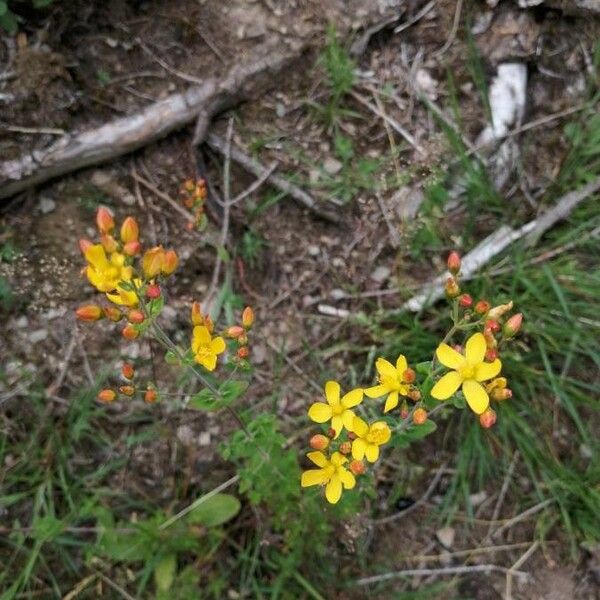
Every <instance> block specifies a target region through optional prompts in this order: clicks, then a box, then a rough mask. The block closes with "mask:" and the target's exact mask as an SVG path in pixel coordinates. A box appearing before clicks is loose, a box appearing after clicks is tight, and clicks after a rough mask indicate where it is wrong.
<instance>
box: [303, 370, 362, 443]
mask: <svg viewBox="0 0 600 600" xmlns="http://www.w3.org/2000/svg"><path fill="white" fill-rule="evenodd" d="M340 395H341V390H340V384H339V383H337V381H328V382H327V383H326V384H325V398H326V399H327V403H325V402H315V403H314V404H313V405H312V406H311V407H310V408H309V409H308V416H309V417H310V419H311V420H313V421H314V422H315V423H325V422H326V421H329V419H331V428H332V429H333V430H335V437H336V438H337V437H338V435H340V433H341V432H342V428H343V427H345V428H346V429H348V431H351V428H352V421H353V420H354V412H353V411H351V410H350V409H351V408H353V407H354V406H356V405H357V404H360V403H361V401H362V399H363V390H361V389H360V388H359V389H356V390H352V391H351V392H348V393H347V394H345V395H344V396H343V397H342V398H341V399H340Z"/></svg>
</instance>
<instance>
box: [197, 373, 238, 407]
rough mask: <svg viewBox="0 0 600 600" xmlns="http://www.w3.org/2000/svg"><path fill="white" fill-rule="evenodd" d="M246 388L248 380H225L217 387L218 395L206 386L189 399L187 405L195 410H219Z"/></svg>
mask: <svg viewBox="0 0 600 600" xmlns="http://www.w3.org/2000/svg"><path fill="white" fill-rule="evenodd" d="M246 389H248V382H247V381H242V380H240V379H231V380H230V381H226V382H225V383H223V384H222V385H221V387H220V388H219V396H215V394H213V392H211V391H210V390H209V389H208V388H204V389H203V390H201V391H200V392H198V393H197V394H196V395H195V396H193V397H192V398H191V399H190V402H189V404H188V406H189V407H190V408H195V409H197V410H207V411H212V410H219V409H221V408H225V407H226V406H229V405H230V404H231V403H232V402H234V401H235V400H237V399H238V398H239V397H240V396H241V395H242V394H243V393H244V392H245V391H246Z"/></svg>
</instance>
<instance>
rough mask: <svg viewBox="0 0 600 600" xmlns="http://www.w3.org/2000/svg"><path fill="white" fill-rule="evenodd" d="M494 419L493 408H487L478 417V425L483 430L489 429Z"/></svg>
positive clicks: (494, 412)
mask: <svg viewBox="0 0 600 600" xmlns="http://www.w3.org/2000/svg"><path fill="white" fill-rule="evenodd" d="M496 418H497V417H496V411H495V410H494V409H493V408H488V409H487V410H485V411H484V412H482V413H481V414H480V415H479V423H480V424H481V426H482V427H483V428H484V429H489V428H490V427H493V425H494V423H495V422H496Z"/></svg>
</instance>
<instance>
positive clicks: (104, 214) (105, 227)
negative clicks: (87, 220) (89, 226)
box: [96, 206, 115, 233]
mask: <svg viewBox="0 0 600 600" xmlns="http://www.w3.org/2000/svg"><path fill="white" fill-rule="evenodd" d="M96 225H97V226H98V231H99V232H100V233H110V232H111V231H112V230H113V229H114V228H115V220H114V219H113V216H112V214H111V212H110V211H109V210H108V208H105V207H104V206H101V207H100V208H99V209H98V212H97V213H96Z"/></svg>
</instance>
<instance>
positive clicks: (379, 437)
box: [367, 429, 385, 446]
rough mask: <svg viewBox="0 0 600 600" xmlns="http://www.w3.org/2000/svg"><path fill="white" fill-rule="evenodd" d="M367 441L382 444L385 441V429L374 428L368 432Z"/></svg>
mask: <svg viewBox="0 0 600 600" xmlns="http://www.w3.org/2000/svg"><path fill="white" fill-rule="evenodd" d="M367 442H369V443H371V444H377V445H378V446H380V445H381V444H383V443H384V442H385V430H384V429H373V430H371V431H369V433H367Z"/></svg>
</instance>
